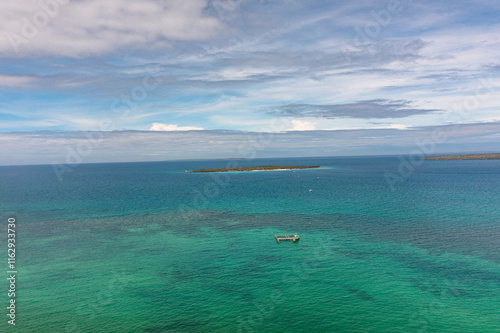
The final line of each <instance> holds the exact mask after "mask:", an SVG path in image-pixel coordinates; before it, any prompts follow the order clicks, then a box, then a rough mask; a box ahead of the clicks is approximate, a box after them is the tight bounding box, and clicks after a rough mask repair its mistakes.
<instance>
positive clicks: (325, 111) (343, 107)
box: [267, 99, 438, 119]
mask: <svg viewBox="0 0 500 333" xmlns="http://www.w3.org/2000/svg"><path fill="white" fill-rule="evenodd" d="M411 104H412V103H411V102H410V101H403V100H398V101H388V100H381V99H379V100H370V101H359V102H356V103H348V104H337V105H311V104H288V105H283V106H278V107H274V108H272V109H271V110H269V111H267V112H268V113H270V114H272V115H274V116H284V117H310V118H339V117H348V118H366V119H370V118H405V117H409V116H413V115H418V114H426V113H430V112H436V111H438V110H432V109H431V110H426V109H419V108H412V107H411Z"/></svg>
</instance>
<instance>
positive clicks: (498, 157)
mask: <svg viewBox="0 0 500 333" xmlns="http://www.w3.org/2000/svg"><path fill="white" fill-rule="evenodd" d="M421 159H422V160H500V154H471V155H442V156H433V157H424V158H421Z"/></svg>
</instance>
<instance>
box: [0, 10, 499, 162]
mask: <svg viewBox="0 0 500 333" xmlns="http://www.w3.org/2000/svg"><path fill="white" fill-rule="evenodd" d="M0 15H1V20H0V31H1V33H0V153H1V156H2V157H1V159H0V164H30V163H52V162H54V161H59V160H65V159H66V158H67V157H68V151H71V150H72V149H73V150H75V149H77V147H79V145H80V146H82V144H84V143H85V142H86V141H85V140H87V145H90V146H91V150H92V153H88V154H87V153H84V154H80V155H82V156H81V157H82V159H81V160H82V162H106V161H129V160H130V161H132V160H133V161H138V160H167V159H183V158H210V157H217V158H219V157H234V156H237V155H238V153H237V150H238V148H237V147H238V146H240V145H247V144H248V142H254V141H255V140H256V139H255V138H256V137H259V133H262V132H264V133H274V134H275V135H274V136H273V140H271V141H269V142H267V141H266V143H265V144H260V145H259V147H258V149H257V150H256V151H257V155H258V156H259V157H266V156H312V155H323V156H324V155H356V154H391V153H394V154H404V153H410V152H411V151H413V150H414V149H415V148H418V142H422V140H429V139H430V140H433V139H432V135H431V133H433V132H436V131H447V133H450V135H447V139H446V140H444V141H443V140H442V141H439V142H437V141H436V140H434V141H436V142H434V143H435V146H436V147H435V149H434V150H433V151H432V152H431V153H440V152H462V151H464V152H471V151H481V152H482V151H498V150H500V149H499V147H498V142H499V140H498V139H499V133H500V112H499V111H500V110H499V106H500V93H499V90H500V74H499V71H500V60H499V59H500V3H499V2H498V1H493V0H480V1H439V2H438V1H411V0H404V1H403V0H388V1H354V2H353V1H351V2H349V1H314V0H308V1H305V0H304V1H302V0H260V1H249V0H214V1H207V0H190V1H185V0H165V1H155V0H145V1H130V0H108V1H105V2H103V1H86V0H84V1H68V0H43V1H41V2H39V1H35V0H33V1H32V0H27V1H22V2H13V1H2V11H1V14H0ZM278 123H279V126H277V125H276V124H278ZM92 132H94V134H95V136H94V137H99V138H100V139H99V140H98V142H92V141H89V139H88V135H87V136H86V135H85V133H92ZM366 138H369V139H366ZM200 140H201V141H200ZM204 142H210V143H211V144H210V145H209V147H204V148H201V147H200V145H199V144H200V143H204ZM235 149H236V150H235ZM239 150H240V151H241V149H239ZM250 150H252V149H251V148H250ZM83 155H85V156H83Z"/></svg>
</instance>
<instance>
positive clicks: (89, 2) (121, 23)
mask: <svg viewBox="0 0 500 333" xmlns="http://www.w3.org/2000/svg"><path fill="white" fill-rule="evenodd" d="M206 5H207V1H206V0H190V1H185V0H168V1H166V0H163V1H155V0H144V1H140V2H137V1H134V0H106V1H98V0H84V1H68V0H52V1H48V0H46V1H38V0H26V1H2V18H1V20H0V31H3V32H4V33H3V36H0V55H3V56H9V55H16V56H23V55H27V56H32V55H37V56H38V55H56V56H69V57H82V56H85V55H99V54H104V53H108V52H112V51H116V50H118V49H120V48H124V47H127V48H137V47H141V46H146V45H147V47H148V49H152V48H157V47H162V46H163V47H164V46H168V45H169V44H170V43H171V42H172V41H178V40H180V41H189V40H202V39H206V38H208V37H210V36H212V35H213V33H214V32H216V31H217V29H218V28H219V27H220V22H219V21H218V19H216V18H214V17H210V16H208V15H206V14H205V13H204V8H205V7H206Z"/></svg>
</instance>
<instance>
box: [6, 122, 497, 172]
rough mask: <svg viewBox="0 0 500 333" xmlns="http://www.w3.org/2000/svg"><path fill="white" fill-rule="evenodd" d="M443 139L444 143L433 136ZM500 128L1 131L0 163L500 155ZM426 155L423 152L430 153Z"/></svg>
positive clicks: (464, 126) (472, 125) (476, 125)
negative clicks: (427, 145) (422, 148)
mask: <svg viewBox="0 0 500 333" xmlns="http://www.w3.org/2000/svg"><path fill="white" fill-rule="evenodd" d="M436 133H440V134H442V135H441V136H440V138H441V139H440V140H439V142H434V141H433V140H432V138H434V137H436ZM498 133H500V122H496V123H482V124H463V125H447V126H427V127H414V128H411V130H402V129H396V128H392V129H391V128H378V129H375V128H374V129H356V130H352V129H346V130H335V131H314V130H313V131H288V132H282V133H272V134H270V133H258V132H242V131H223V130H212V131H207V130H205V131H191V132H190V131H167V132H164V131H113V132H96V131H94V132H76V131H69V132H61V131H39V132H11V133H2V132H0V165H16V164H50V163H53V162H57V163H60V164H65V163H70V162H66V161H73V162H71V163H74V154H76V153H77V152H81V153H80V158H81V163H101V162H126V161H162V160H179V159H206V158H248V156H256V157H290V156H296V157H301V156H304V157H305V156H332V155H374V154H409V153H410V152H412V151H415V150H418V149H419V146H418V145H417V144H416V142H431V143H432V144H433V148H432V149H433V150H432V152H433V153H436V154H441V153H454V152H458V153H459V152H464V151H469V152H474V151H477V152H498V139H499V138H498ZM427 153H428V152H426V154H427Z"/></svg>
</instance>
